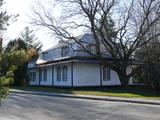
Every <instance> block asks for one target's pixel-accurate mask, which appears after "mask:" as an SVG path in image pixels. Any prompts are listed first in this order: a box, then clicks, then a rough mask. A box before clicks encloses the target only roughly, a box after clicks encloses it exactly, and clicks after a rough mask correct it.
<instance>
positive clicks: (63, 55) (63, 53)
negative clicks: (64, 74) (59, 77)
mask: <svg viewBox="0 0 160 120" xmlns="http://www.w3.org/2000/svg"><path fill="white" fill-rule="evenodd" d="M68 53H69V47H68V46H63V47H62V52H61V55H62V57H65V56H67V55H68Z"/></svg>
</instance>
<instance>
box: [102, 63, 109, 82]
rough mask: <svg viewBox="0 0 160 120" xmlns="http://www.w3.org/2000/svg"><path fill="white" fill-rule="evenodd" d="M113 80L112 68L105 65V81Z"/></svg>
mask: <svg viewBox="0 0 160 120" xmlns="http://www.w3.org/2000/svg"><path fill="white" fill-rule="evenodd" d="M110 80H111V69H110V68H109V67H106V66H104V67H103V81H110Z"/></svg>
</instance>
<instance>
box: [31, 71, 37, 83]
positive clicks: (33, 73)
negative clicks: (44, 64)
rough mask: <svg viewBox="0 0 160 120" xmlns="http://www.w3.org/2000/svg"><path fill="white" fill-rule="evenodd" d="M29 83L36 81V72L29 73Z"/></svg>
mask: <svg viewBox="0 0 160 120" xmlns="http://www.w3.org/2000/svg"><path fill="white" fill-rule="evenodd" d="M30 81H36V72H31V73H30Z"/></svg>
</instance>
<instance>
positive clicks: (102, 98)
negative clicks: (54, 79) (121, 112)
mask: <svg viewBox="0 0 160 120" xmlns="http://www.w3.org/2000/svg"><path fill="white" fill-rule="evenodd" d="M10 92H11V93H18V94H32V95H44V96H53V97H65V98H78V99H87V100H99V101H111V102H126V103H138V104H146V105H158V106H159V105H160V102H158V101H157V102H156V101H148V100H133V99H132V100H128V99H125V98H116V97H100V96H88V95H70V94H61V93H49V92H30V91H14V90H11V91H10Z"/></svg>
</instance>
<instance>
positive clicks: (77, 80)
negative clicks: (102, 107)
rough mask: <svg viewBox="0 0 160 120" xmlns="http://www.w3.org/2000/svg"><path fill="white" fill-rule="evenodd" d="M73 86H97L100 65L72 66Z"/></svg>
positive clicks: (83, 64) (78, 64)
mask: <svg viewBox="0 0 160 120" xmlns="http://www.w3.org/2000/svg"><path fill="white" fill-rule="evenodd" d="M73 85H74V86H99V85H100V65H99V64H90V63H74V64H73Z"/></svg>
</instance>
